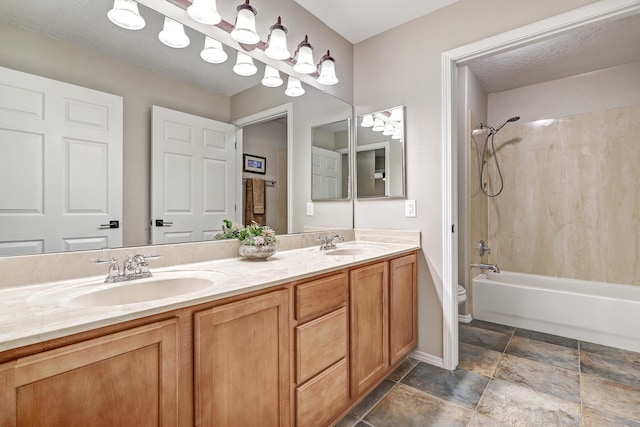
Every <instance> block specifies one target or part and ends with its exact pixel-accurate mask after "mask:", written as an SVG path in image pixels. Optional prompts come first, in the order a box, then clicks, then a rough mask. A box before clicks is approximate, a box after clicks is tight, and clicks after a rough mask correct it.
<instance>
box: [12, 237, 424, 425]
mask: <svg viewBox="0 0 640 427" xmlns="http://www.w3.org/2000/svg"><path fill="white" fill-rule="evenodd" d="M340 247H341V248H342V251H341V252H334V253H333V254H332V253H331V251H320V250H319V249H318V248H316V247H311V248H310V247H306V248H300V249H294V250H287V251H281V252H279V253H278V254H276V256H274V257H272V258H270V259H269V260H267V261H264V262H252V261H247V260H242V259H237V258H228V259H220V260H216V261H210V262H204V263H198V264H189V265H179V266H173V267H170V268H166V269H158V272H157V274H156V276H160V277H163V275H176V277H177V276H180V277H185V278H186V277H198V278H200V279H202V280H204V278H206V277H208V276H207V275H208V274H209V275H210V276H209V277H211V278H213V280H212V282H213V283H214V285H213V286H212V287H210V288H204V289H202V290H197V291H194V292H191V293H188V294H186V295H180V296H175V297H169V298H162V299H158V300H153V301H139V302H135V303H131V304H125V305H111V303H110V302H109V300H108V298H98V299H91V300H86V299H85V300H82V299H81V300H78V299H77V298H78V292H79V291H78V289H80V288H83V287H86V286H87V285H86V283H87V282H86V280H85V281H84V282H82V281H81V280H72V281H62V282H57V283H53V284H41V285H39V286H37V287H36V288H35V289H29V290H28V292H27V291H26V290H24V289H23V290H21V291H16V290H15V289H13V290H12V289H5V290H0V296H2V297H3V300H4V301H9V302H8V307H9V308H10V309H11V310H12V311H13V316H14V317H20V316H24V319H22V320H20V319H18V320H16V319H13V320H11V321H9V320H6V319H5V318H0V338H3V339H0V345H2V347H0V348H2V349H3V350H4V351H2V352H0V425H2V426H19V425H20V426H21V425H52V426H53V425H58V426H59V425H65V426H75V425H77V426H85V425H105V426H107V425H131V426H145V425H163V426H176V425H181V426H191V425H202V426H231V425H237V426H245V425H262V426H305V427H306V426H328V425H331V424H332V423H334V422H336V421H338V420H339V419H340V418H341V417H342V416H344V414H346V413H347V412H348V410H349V409H350V408H352V407H353V406H355V405H356V404H357V403H358V402H359V401H360V400H362V399H363V398H364V396H366V395H367V394H368V393H369V392H370V391H371V390H372V389H373V388H374V387H375V386H376V385H377V384H379V383H380V382H381V381H382V380H383V379H384V378H385V376H386V375H387V374H389V373H390V372H391V371H392V370H393V369H394V368H395V367H396V366H397V365H398V364H400V363H401V362H402V361H403V360H404V358H405V357H406V355H407V354H408V352H409V351H411V350H412V349H413V348H414V347H415V346H416V342H417V330H416V328H417V250H418V249H419V236H418V239H417V243H416V241H413V242H411V243H380V242H375V243H371V242H366V243H362V242H345V244H344V245H340ZM152 271H153V267H152ZM154 273H156V272H155V271H154ZM145 280H146V279H145ZM163 280H165V279H163ZM91 283H93V282H91ZM132 283H133V282H132ZM162 283H163V282H159V284H162ZM91 286H94V285H91ZM95 286H97V285H95ZM125 286H126V285H125ZM27 288H28V287H27ZM65 289H66V291H67V292H66V294H65V291H64V290H65ZM96 289H97V288H96ZM100 289H101V290H102V289H104V284H103V285H101V287H100ZM74 292H75V294H74ZM82 292H84V291H82ZM20 295H22V297H21V296H20ZM69 295H72V297H71V298H70V297H69ZM83 295H84V294H83ZM46 301H48V304H49V305H47V303H46ZM83 301H84V302H83ZM86 301H91V302H88V303H87V302H86ZM101 301H102V302H101ZM101 303H104V304H106V305H100V304H101ZM21 304H23V305H24V306H23V307H20V305H21ZM82 304H88V305H90V307H82ZM12 322H13V323H12ZM16 322H19V323H20V322H21V323H20V324H22V325H23V326H24V327H25V328H29V327H31V328H32V330H31V332H30V331H28V330H24V331H22V335H21V336H18V335H19V334H18V335H16V334H13V335H11V334H8V333H4V332H5V327H6V326H7V325H9V324H14V325H15V324H16Z"/></svg>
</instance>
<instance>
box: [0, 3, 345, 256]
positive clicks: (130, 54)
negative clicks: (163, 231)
mask: <svg viewBox="0 0 640 427" xmlns="http://www.w3.org/2000/svg"><path fill="white" fill-rule="evenodd" d="M112 7H113V0H95V1H91V2H84V3H83V4H82V5H79V4H78V3H77V2H51V1H48V0H34V1H28V2H26V1H19V0H7V1H3V2H1V4H0V33H1V34H2V39H3V54H2V57H1V58H0V67H4V68H7V69H11V70H17V71H21V72H24V73H29V74H32V75H36V76H41V77H45V78H48V79H53V80H56V81H59V82H64V83H69V84H72V85H76V86H81V87H83V88H89V89H93V90H97V91H101V92H105V93H108V94H113V95H117V96H119V97H122V103H123V117H124V121H123V147H122V151H123V154H122V159H123V162H122V172H121V174H122V176H121V177H120V179H121V181H122V188H123V191H122V198H121V199H122V200H121V201H122V205H123V209H122V210H123V213H122V217H121V218H119V220H120V223H119V225H120V227H121V229H122V245H123V246H141V245H146V244H149V243H151V241H150V236H151V230H152V228H153V227H155V226H156V224H155V223H154V221H152V220H153V219H154V218H153V216H152V212H151V201H150V192H151V190H150V188H151V185H152V183H151V158H152V154H153V153H152V144H151V134H152V108H153V106H154V105H155V106H160V107H164V108H167V109H171V110H174V111H176V112H184V113H187V114H190V115H194V116H198V117H203V118H207V119H211V120H215V121H218V122H222V123H231V124H236V125H237V126H242V131H238V132H237V134H238V136H239V137H242V135H243V134H244V135H245V139H246V140H247V141H248V142H247V141H246V142H245V145H246V146H248V147H249V148H248V149H249V150H252V151H251V152H248V153H246V154H252V155H255V156H258V157H264V156H265V154H264V153H261V152H258V151H256V150H257V149H255V148H251V147H256V146H259V144H258V143H257V142H256V140H255V135H259V136H260V137H261V138H263V137H264V135H265V133H264V132H259V131H255V130H254V131H250V130H249V128H248V127H244V126H245V125H246V126H252V125H253V124H254V123H249V122H247V121H244V122H243V123H244V124H242V125H240V124H238V123H239V121H242V119H243V118H246V117H248V116H252V115H255V114H259V113H260V112H264V111H270V110H271V109H273V108H278V107H282V106H283V105H286V108H284V111H288V112H289V113H290V117H287V114H286V112H285V113H279V115H278V116H277V117H272V118H271V119H272V120H271V121H272V124H273V126H271V129H270V133H271V134H274V135H282V132H285V135H286V136H285V137H284V138H286V139H287V141H289V142H292V141H295V144H291V143H290V144H289V146H288V147H287V145H286V143H285V145H284V148H282V138H283V137H282V136H280V137H279V141H278V144H280V145H279V148H276V149H273V150H269V152H273V153H276V154H274V156H279V157H278V158H269V159H267V162H266V164H267V171H266V176H265V178H266V179H267V181H268V183H270V184H271V185H269V186H268V187H267V189H266V191H267V192H268V193H269V192H273V191H278V192H280V194H279V196H277V197H271V196H269V197H270V198H269V200H274V202H273V203H284V204H286V211H287V214H286V215H285V219H284V220H283V221H282V222H281V224H280V226H279V227H280V229H279V230H278V231H279V232H280V233H297V232H303V231H306V230H311V229H316V228H317V227H327V228H328V227H335V228H351V227H353V221H352V218H353V206H352V203H351V200H349V199H344V200H343V201H342V202H341V203H340V205H339V207H338V209H336V208H335V206H334V207H333V208H332V209H330V210H329V209H323V208H322V207H320V209H318V208H316V210H315V215H314V216H307V215H306V213H305V204H306V202H308V201H309V200H311V199H312V195H311V177H310V176H309V173H308V167H309V166H308V165H309V162H310V161H311V158H312V149H311V146H312V143H311V129H312V128H313V127H316V126H318V125H319V124H323V123H334V122H340V121H348V120H350V119H351V118H352V117H353V108H352V106H351V105H349V104H347V103H345V102H343V101H341V100H339V99H337V98H335V97H333V96H331V95H328V94H326V93H324V92H323V91H321V90H319V89H316V88H314V87H311V86H309V85H306V84H303V88H304V89H305V91H306V93H305V94H304V95H302V96H298V97H295V98H293V97H289V96H286V95H285V94H284V89H285V88H286V86H287V81H286V80H287V76H286V75H284V74H283V75H282V78H283V80H284V84H283V86H281V87H278V88H271V87H266V86H263V85H262V84H261V80H262V79H263V77H264V73H265V66H264V64H261V63H259V61H255V60H254V64H255V66H256V67H257V72H256V73H255V74H254V75H252V76H239V75H237V74H236V73H234V72H233V67H234V65H235V64H236V57H237V52H236V51H235V50H233V49H231V48H229V47H228V46H224V45H223V50H224V51H225V53H226V54H227V56H228V59H227V61H226V62H224V63H221V64H213V63H209V62H205V61H203V60H202V59H201V57H200V54H201V51H202V49H203V47H204V44H205V36H204V34H201V33H199V32H198V31H195V30H194V29H192V28H189V27H187V26H185V33H186V36H187V37H188V38H189V39H190V44H189V45H188V46H187V47H185V48H182V49H175V48H170V47H167V46H165V45H163V44H162V43H160V41H159V40H158V34H159V32H160V31H161V30H162V29H163V23H164V17H163V16H162V15H161V14H159V13H157V12H155V11H154V10H151V9H149V8H147V7H145V6H143V5H142V4H139V9H140V14H141V15H142V16H143V17H144V19H145V20H146V25H145V27H144V28H143V29H141V30H137V31H127V30H123V29H121V28H119V27H117V26H115V25H114V24H112V23H111V22H110V21H109V20H108V19H107V12H108V11H109V10H110V9H111V8H112ZM1 85H2V82H1V81H0V86H1ZM261 122H262V125H263V126H264V122H265V120H262V119H261ZM255 124H256V125H257V124H258V123H255ZM281 128H282V129H284V130H283V131H281ZM238 129H240V128H238ZM243 131H244V132H243ZM252 138H253V139H254V140H253V141H252V140H251V139H252ZM262 142H263V141H260V143H262ZM252 144H253V145H252ZM5 145H6V143H5ZM239 150H242V144H241V145H240V147H239ZM242 155H243V152H241V151H240V152H238V153H237V158H238V159H239V160H238V161H237V162H236V173H235V177H234V179H233V182H231V183H229V184H230V185H232V186H233V188H226V189H225V191H228V192H235V193H236V194H237V200H238V204H239V205H241V204H242V198H243V191H244V190H243V189H244V187H243V186H244V182H246V179H247V177H254V176H255V175H254V174H251V173H249V174H248V173H247V172H244V174H243V168H242ZM347 164H348V162H347ZM276 165H277V168H276V169H272V170H269V167H272V168H273V167H275V166H276ZM3 188H4V187H3ZM87 194H89V192H87ZM347 194H348V190H347ZM0 196H1V195H0ZM0 208H2V207H1V206H0ZM272 209H273V210H277V209H280V210H281V208H277V207H276V206H275V205H274V206H272ZM240 212H242V207H241V206H236V207H235V209H233V210H229V211H228V212H227V213H228V217H229V219H233V220H235V221H237V222H242V214H241V213H240ZM114 219H115V218H114ZM5 225H6V224H4V225H3V218H2V216H0V232H1V230H2V228H3V227H5ZM220 226H221V223H219V222H218V221H216V223H210V224H207V228H208V229H209V230H219V229H220ZM208 235H210V234H203V236H205V237H202V238H204V239H206V238H207V237H206V236H208ZM0 240H2V237H1V236H0ZM193 240H196V239H191V241H193ZM0 246H1V245H0ZM105 246H114V245H110V244H109V245H105ZM1 249H2V248H1V247H0V255H19V254H31V253H38V252H33V251H31V252H30V251H29V250H25V252H24V253H4V254H2V253H1V252H2V251H1ZM73 249H74V248H73V247H66V248H63V249H62V250H73ZM76 249H78V250H80V249H89V248H88V247H82V246H81V245H80V246H77V247H76ZM42 252H49V251H46V250H43V251H42Z"/></svg>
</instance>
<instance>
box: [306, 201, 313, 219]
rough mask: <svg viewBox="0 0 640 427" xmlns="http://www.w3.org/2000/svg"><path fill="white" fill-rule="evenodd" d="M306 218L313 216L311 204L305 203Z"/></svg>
mask: <svg viewBox="0 0 640 427" xmlns="http://www.w3.org/2000/svg"><path fill="white" fill-rule="evenodd" d="M307 216H313V202H307Z"/></svg>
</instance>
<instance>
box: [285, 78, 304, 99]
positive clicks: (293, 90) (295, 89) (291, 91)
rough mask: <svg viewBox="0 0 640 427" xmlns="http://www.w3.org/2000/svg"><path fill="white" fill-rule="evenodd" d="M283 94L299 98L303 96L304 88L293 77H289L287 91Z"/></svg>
mask: <svg viewBox="0 0 640 427" xmlns="http://www.w3.org/2000/svg"><path fill="white" fill-rule="evenodd" d="M284 94H285V95H287V96H300V95H304V88H303V87H302V83H301V82H300V80H298V79H297V78H295V77H292V76H289V80H288V81H287V89H286V90H285V91H284Z"/></svg>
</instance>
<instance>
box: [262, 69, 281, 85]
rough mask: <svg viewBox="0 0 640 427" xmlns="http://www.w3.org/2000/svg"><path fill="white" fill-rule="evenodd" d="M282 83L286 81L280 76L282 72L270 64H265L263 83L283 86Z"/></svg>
mask: <svg viewBox="0 0 640 427" xmlns="http://www.w3.org/2000/svg"><path fill="white" fill-rule="evenodd" d="M282 83H284V81H283V80H282V77H280V72H279V71H278V70H276V69H275V68H273V67H272V66H270V65H265V66H264V77H263V79H262V84H263V85H264V86H267V87H278V86H282Z"/></svg>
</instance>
